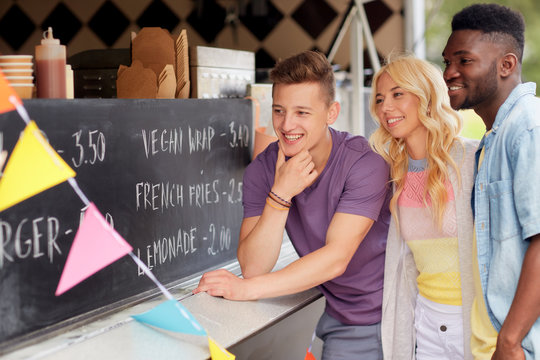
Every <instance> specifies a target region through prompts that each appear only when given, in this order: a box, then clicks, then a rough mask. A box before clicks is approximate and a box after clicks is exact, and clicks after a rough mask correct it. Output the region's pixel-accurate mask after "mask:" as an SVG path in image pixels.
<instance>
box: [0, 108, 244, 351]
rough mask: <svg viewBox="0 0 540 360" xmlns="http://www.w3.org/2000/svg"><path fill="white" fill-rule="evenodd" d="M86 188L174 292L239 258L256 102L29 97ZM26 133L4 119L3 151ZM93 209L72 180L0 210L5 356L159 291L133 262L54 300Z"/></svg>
mask: <svg viewBox="0 0 540 360" xmlns="http://www.w3.org/2000/svg"><path fill="white" fill-rule="evenodd" d="M24 105H25V108H26V109H27V111H28V113H29V114H30V117H31V118H32V119H33V120H35V121H36V123H37V125H38V127H39V128H40V130H42V131H43V133H44V135H45V137H46V138H47V140H48V141H49V143H50V144H51V146H52V147H53V148H54V149H55V150H56V151H57V152H58V154H59V155H60V156H61V157H62V158H63V159H64V160H65V161H66V163H67V164H68V165H69V166H71V167H72V169H73V170H75V171H76V172H77V176H76V177H75V179H76V181H77V183H78V184H79V186H80V188H81V190H82V192H83V193H84V194H85V195H86V196H87V197H88V199H89V200H90V201H91V202H94V203H95V204H96V206H97V208H98V209H99V211H100V212H101V213H102V214H103V215H104V216H105V218H106V220H107V221H108V222H109V223H110V224H112V225H113V227H114V228H115V229H116V231H117V232H118V233H119V234H120V235H121V236H122V237H123V238H124V239H125V240H126V241H127V242H128V243H129V244H130V245H131V246H132V247H133V252H134V254H135V255H137V256H138V257H139V258H140V259H141V260H142V261H143V262H144V263H145V264H146V265H147V266H148V267H149V268H150V269H151V271H152V272H153V273H154V275H155V276H156V277H157V279H158V280H159V281H160V282H161V283H162V284H164V285H167V284H168V285H171V284H174V283H175V282H178V281H179V279H186V278H188V277H190V276H193V275H195V274H199V273H201V272H203V271H205V270H207V269H211V268H215V267H219V266H220V265H223V264H224V263H227V262H231V261H233V260H235V259H236V248H237V244H238V235H239V229H240V222H241V220H242V202H241V199H242V175H243V172H244V169H245V167H246V165H247V164H248V162H249V160H250V155H249V154H250V153H249V149H250V141H251V131H252V129H251V128H252V126H251V114H252V112H251V111H252V110H251V103H250V102H249V101H248V100H241V99H227V100H199V99H188V100H151V99H148V100H146V99H145V100H128V99H107V100H105V99H99V100H97V99H76V100H42V99H33V100H28V101H25V103H24ZM24 127H25V124H24V122H23V121H22V120H21V118H20V117H19V116H18V115H17V113H16V112H10V113H6V114H2V115H0V150H2V149H4V150H7V151H8V152H9V153H11V151H12V150H13V148H14V146H15V143H16V142H17V139H18V138H19V136H20V134H21V132H22V131H23V129H24ZM84 210H85V205H84V203H83V202H82V201H81V199H80V198H79V197H78V196H77V194H76V193H75V192H74V191H73V189H72V188H71V186H70V185H69V184H68V183H67V182H64V183H62V184H60V185H57V186H55V187H53V188H51V189H49V190H46V191H44V192H42V193H40V194H38V195H36V196H34V197H32V198H30V199H28V200H25V201H23V202H21V203H19V204H17V205H15V206H13V207H11V208H9V209H7V210H5V211H3V212H0V319H1V320H0V354H1V353H2V351H5V350H6V349H9V348H12V347H13V345H14V344H17V343H21V341H23V340H25V339H28V338H33V337H35V336H37V335H40V334H42V333H47V332H48V331H50V329H58V327H59V326H61V325H59V324H62V323H66V322H70V319H71V321H73V320H72V319H74V318H84V316H85V314H89V313H94V314H95V313H99V312H100V309H110V308H111V307H115V306H116V305H117V304H120V303H122V302H124V303H125V301H126V299H132V300H133V299H137V297H138V296H140V294H142V293H146V294H148V293H149V292H150V293H151V292H152V291H155V292H156V293H157V292H158V289H157V288H156V286H155V284H154V283H153V282H152V281H151V280H150V279H148V278H147V277H146V276H145V275H144V274H143V273H142V271H141V269H139V268H138V266H137V265H136V263H135V262H134V261H133V259H131V258H130V257H129V256H124V257H123V258H121V259H120V260H118V261H117V262H115V263H113V264H112V265H110V266H108V267H106V268H105V269H103V270H101V271H99V272H98V273H96V274H95V275H93V276H91V277H90V278H88V279H86V280H85V281H83V282H81V283H80V284H79V285H77V286H76V287H74V288H72V289H71V290H69V291H67V292H66V293H64V294H62V295H61V296H58V297H56V296H55V295H54V293H55V290H56V287H57V285H58V281H59V279H60V275H61V273H62V270H63V268H64V264H65V262H66V258H67V255H68V253H69V250H70V247H71V244H72V242H73V239H74V236H75V233H76V232H77V229H78V227H79V224H80V221H81V214H82V213H83V212H84Z"/></svg>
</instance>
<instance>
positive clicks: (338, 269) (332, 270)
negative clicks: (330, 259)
mask: <svg viewBox="0 0 540 360" xmlns="http://www.w3.org/2000/svg"><path fill="white" fill-rule="evenodd" d="M348 265H349V262H348V261H346V260H344V259H339V260H338V261H336V262H335V263H334V264H332V265H331V266H330V267H329V269H328V277H329V278H328V280H332V279H335V278H337V277H338V276H341V275H343V274H344V273H345V271H346V270H347V266H348Z"/></svg>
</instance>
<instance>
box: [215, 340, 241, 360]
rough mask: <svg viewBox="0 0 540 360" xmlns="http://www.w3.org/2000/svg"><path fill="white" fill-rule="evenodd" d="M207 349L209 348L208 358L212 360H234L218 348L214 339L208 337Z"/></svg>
mask: <svg viewBox="0 0 540 360" xmlns="http://www.w3.org/2000/svg"><path fill="white" fill-rule="evenodd" d="M208 347H209V348H210V356H211V357H212V360H234V359H236V356H234V355H233V354H231V353H230V352H228V351H227V350H225V349H224V348H222V347H221V346H219V345H218V344H217V343H216V342H215V341H214V339H212V338H211V337H210V336H209V337H208Z"/></svg>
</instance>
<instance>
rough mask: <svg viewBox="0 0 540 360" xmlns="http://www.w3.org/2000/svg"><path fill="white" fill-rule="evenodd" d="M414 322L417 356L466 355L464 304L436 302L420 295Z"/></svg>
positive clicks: (455, 359)
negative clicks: (464, 353) (462, 307)
mask: <svg viewBox="0 0 540 360" xmlns="http://www.w3.org/2000/svg"><path fill="white" fill-rule="evenodd" d="M414 326H415V328H416V359H417V360H460V359H463V315H462V309H461V306H456V305H446V304H439V303H435V302H433V301H431V300H428V299H426V298H425V297H423V296H421V295H418V297H417V299H416V309H415V315H414Z"/></svg>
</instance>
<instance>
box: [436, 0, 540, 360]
mask: <svg viewBox="0 0 540 360" xmlns="http://www.w3.org/2000/svg"><path fill="white" fill-rule="evenodd" d="M524 29H525V25H524V22H523V18H522V16H521V14H519V13H517V12H515V11H512V10H511V9H509V8H507V7H504V6H500V5H496V4H475V5H472V6H469V7H467V8H465V9H463V10H461V11H460V12H459V13H457V14H456V15H455V16H454V18H453V20H452V34H451V35H450V38H449V39H448V42H447V45H446V47H445V49H444V51H443V57H444V61H445V65H446V68H445V71H444V77H445V80H446V82H447V85H448V93H449V95H450V99H451V103H452V107H454V108H455V109H473V110H474V111H475V112H476V113H477V114H478V115H479V116H481V117H482V119H483V121H484V123H485V125H486V129H487V132H486V134H485V135H484V137H483V139H482V141H481V143H480V147H479V150H478V152H477V153H476V158H477V168H478V170H477V171H478V172H477V175H476V181H475V188H474V190H473V191H474V194H473V210H474V214H475V229H476V247H477V259H478V266H476V267H474V268H473V273H475V276H476V277H477V284H476V285H477V290H478V291H477V297H476V299H475V303H474V306H473V309H472V318H471V324H472V333H473V336H472V339H471V349H472V351H473V354H474V355H475V358H477V359H479V358H480V359H483V358H487V359H489V358H492V359H505V360H508V359H528V360H529V359H531V360H532V359H535V358H540V320H539V316H540V280H539V279H538V278H537V277H536V276H539V274H540V99H538V98H536V97H535V90H536V84H534V83H523V84H522V83H521V61H522V57H523V47H524Z"/></svg>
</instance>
